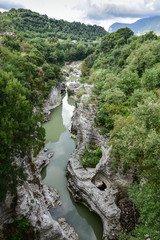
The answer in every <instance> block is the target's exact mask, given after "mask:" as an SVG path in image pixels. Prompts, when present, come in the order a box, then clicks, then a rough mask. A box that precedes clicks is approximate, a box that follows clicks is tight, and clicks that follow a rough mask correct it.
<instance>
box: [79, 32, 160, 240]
mask: <svg viewBox="0 0 160 240" xmlns="http://www.w3.org/2000/svg"><path fill="white" fill-rule="evenodd" d="M82 73H83V78H85V80H86V81H88V82H89V83H94V94H93V96H92V98H91V102H93V101H95V102H96V103H97V105H98V111H97V116H96V119H95V122H96V124H97V125H98V126H100V128H101V130H100V133H101V134H105V135H106V136H109V139H110V142H109V144H111V145H112V150H111V157H112V167H113V169H115V170H116V169H122V170H123V173H124V174H125V173H126V172H127V171H128V170H131V171H132V172H133V177H134V181H133V184H132V185H131V186H130V187H129V190H128V192H129V196H130V199H131V200H132V201H133V202H134V203H135V205H136V207H137V209H138V210H139V211H140V218H139V222H138V224H137V225H136V228H135V229H134V230H133V231H132V232H131V233H130V234H128V235H126V234H125V231H124V233H123V236H122V237H120V239H123V240H124V239H127V240H130V239H139V240H141V239H145V238H147V237H148V238H149V239H155V240H157V239H159V238H160V205H159V200H160V198H159V197H160V177H159V176H160V99H159V97H160V38H159V37H157V36H156V35H155V34H154V33H153V32H149V33H147V34H145V35H143V36H139V37H137V36H134V35H133V32H132V31H131V30H130V29H127V28H125V29H119V30H118V31H117V32H115V33H111V34H108V35H106V36H104V37H103V38H102V41H101V44H100V46H99V48H98V49H97V50H96V52H94V53H93V54H92V55H90V56H88V57H87V58H86V59H85V61H84V62H83V64H82Z"/></svg>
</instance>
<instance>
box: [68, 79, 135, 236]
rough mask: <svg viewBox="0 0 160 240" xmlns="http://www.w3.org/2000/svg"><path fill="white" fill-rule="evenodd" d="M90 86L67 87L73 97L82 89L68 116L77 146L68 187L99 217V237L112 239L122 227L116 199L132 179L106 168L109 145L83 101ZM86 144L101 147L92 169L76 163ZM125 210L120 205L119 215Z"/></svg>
mask: <svg viewBox="0 0 160 240" xmlns="http://www.w3.org/2000/svg"><path fill="white" fill-rule="evenodd" d="M92 87H93V86H92V85H88V84H80V83H78V82H73V83H70V84H69V85H68V86H67V88H68V91H69V92H70V93H71V94H72V95H73V97H74V98H76V94H77V92H79V91H82V90H84V91H85V93H84V95H82V96H81V98H80V103H78V104H77V107H76V110H75V112H74V115H73V118H72V126H71V136H74V137H76V139H77V148H76V150H75V151H74V153H73V154H72V155H71V157H70V159H69V161H68V165H67V177H68V189H69V190H70V192H71V193H72V196H73V197H74V199H75V201H80V202H82V203H84V204H85V205H86V206H88V208H89V209H90V210H91V211H94V212H95V213H97V214H98V215H99V216H100V218H101V220H102V222H103V239H105V240H111V239H112V240H116V239H118V235H119V232H120V231H121V229H122V224H121V220H122V219H121V217H122V212H121V209H120V204H119V202H120V201H122V199H125V198H126V191H125V190H124V189H125V186H126V185H127V184H129V183H130V182H131V181H132V178H131V175H128V176H127V177H124V176H122V175H121V174H120V173H115V172H113V170H112V169H111V167H110V157H109V151H110V148H109V147H107V139H106V138H104V137H103V136H102V135H100V134H99V129H98V128H97V127H96V126H95V124H94V118H95V114H96V105H95V104H93V103H87V100H88V99H89V96H90V94H91V90H92ZM84 100H85V101H84ZM90 144H95V145H97V146H101V151H102V157H101V159H100V161H99V163H98V164H97V166H96V168H84V167H83V166H82V164H81V162H80V158H81V154H82V153H83V152H84V149H85V147H86V146H89V145H90ZM101 186H103V188H101ZM127 211H128V209H127V207H126V208H125V209H124V208H123V216H124V215H125V214H127ZM132 214H133V211H132V213H131V215H132ZM130 220H131V218H130ZM126 221H127V219H126Z"/></svg>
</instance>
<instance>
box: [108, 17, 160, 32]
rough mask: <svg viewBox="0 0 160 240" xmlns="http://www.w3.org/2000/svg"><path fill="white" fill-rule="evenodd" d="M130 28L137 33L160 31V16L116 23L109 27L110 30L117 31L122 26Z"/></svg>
mask: <svg viewBox="0 0 160 240" xmlns="http://www.w3.org/2000/svg"><path fill="white" fill-rule="evenodd" d="M125 27H128V28H130V29H131V30H132V31H133V32H134V33H135V34H143V33H146V32H149V31H154V32H155V33H157V34H159V33H160V16H155V17H149V18H143V19H139V20H138V21H136V22H134V23H132V24H129V23H114V24H112V25H111V26H110V27H109V32H110V33H112V32H115V31H117V30H118V29H120V28H125Z"/></svg>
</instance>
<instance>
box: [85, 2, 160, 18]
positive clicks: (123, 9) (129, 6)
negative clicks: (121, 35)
mask: <svg viewBox="0 0 160 240" xmlns="http://www.w3.org/2000/svg"><path fill="white" fill-rule="evenodd" d="M86 5H87V7H86V8H85V17H86V19H91V20H107V19H113V18H142V17H149V16H155V15H160V2H159V0H135V1H134V2H130V1H127V0H121V1H114V0H113V1H109V0H107V1H105V2H104V1H103V0H101V2H100V3H97V2H96V1H94V0H87V3H86Z"/></svg>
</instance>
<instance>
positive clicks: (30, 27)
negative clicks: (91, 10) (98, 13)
mask: <svg viewBox="0 0 160 240" xmlns="http://www.w3.org/2000/svg"><path fill="white" fill-rule="evenodd" d="M0 31H1V32H6V31H8V32H9V31H11V32H13V31H14V32H16V33H23V34H24V35H25V36H26V37H31V38H33V37H44V38H46V37H55V36H56V37H58V38H61V39H68V38H71V39H74V40H89V41H92V40H96V39H99V38H100V37H103V36H104V35H105V34H106V31H105V29H104V28H102V27H100V26H96V25H94V26H92V25H85V24H81V23H79V22H72V23H70V22H67V21H64V20H56V19H51V18H48V17H47V15H40V14H39V13H36V12H32V11H30V10H26V9H18V10H16V9H11V10H10V11H9V12H4V13H1V14H0Z"/></svg>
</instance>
